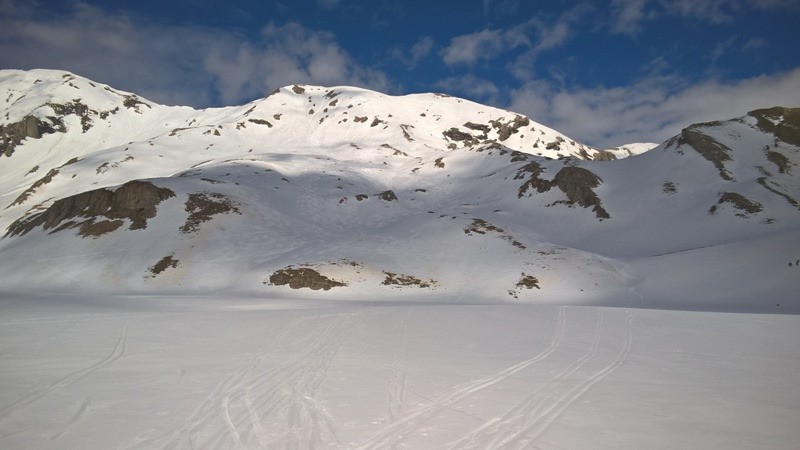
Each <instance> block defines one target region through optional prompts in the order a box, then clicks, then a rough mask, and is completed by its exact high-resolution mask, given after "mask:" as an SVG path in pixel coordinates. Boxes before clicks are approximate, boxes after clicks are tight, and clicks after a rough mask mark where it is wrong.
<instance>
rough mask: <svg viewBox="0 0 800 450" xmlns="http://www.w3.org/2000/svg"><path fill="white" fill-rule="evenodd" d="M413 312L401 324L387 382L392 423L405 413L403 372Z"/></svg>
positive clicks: (411, 310) (404, 379) (404, 380)
mask: <svg viewBox="0 0 800 450" xmlns="http://www.w3.org/2000/svg"><path fill="white" fill-rule="evenodd" d="M413 311H414V310H413V308H412V309H409V310H408V312H407V313H406V315H405V316H404V317H403V320H402V322H401V323H400V343H399V345H398V348H397V350H396V351H395V354H394V359H393V360H392V364H391V366H390V368H391V372H390V373H389V379H388V380H387V382H386V393H387V396H388V398H389V420H391V421H392V422H394V421H396V420H397V419H398V418H399V417H400V415H401V414H402V413H403V404H404V402H405V394H406V379H407V377H406V374H405V373H404V372H403V371H402V365H403V362H404V361H405V358H406V351H407V349H408V318H409V316H411V314H412V313H413Z"/></svg>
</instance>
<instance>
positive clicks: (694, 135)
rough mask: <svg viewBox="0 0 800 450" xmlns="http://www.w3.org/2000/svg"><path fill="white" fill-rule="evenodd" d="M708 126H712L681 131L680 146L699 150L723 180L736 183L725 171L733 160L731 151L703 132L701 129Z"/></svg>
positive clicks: (700, 125) (691, 127)
mask: <svg viewBox="0 0 800 450" xmlns="http://www.w3.org/2000/svg"><path fill="white" fill-rule="evenodd" d="M706 125H710V124H698V125H692V126H690V127H688V128H684V129H683V130H681V136H680V138H679V139H678V144H681V145H683V144H686V145H689V146H690V147H692V148H693V149H695V150H697V152H698V153H700V155H702V156H703V158H705V159H707V160H709V161H711V163H713V164H714V167H716V168H717V170H718V171H719V176H721V177H722V179H723V180H726V181H734V179H733V177H732V176H731V174H730V172H728V170H727V169H725V162H726V161H730V160H732V158H731V156H730V153H731V149H730V148H728V147H727V146H725V145H723V144H720V143H719V142H717V141H715V140H714V139H713V138H712V137H710V136H708V135H707V134H704V133H703V132H701V131H700V129H701V128H702V127H703V126H706Z"/></svg>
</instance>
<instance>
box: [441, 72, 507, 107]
mask: <svg viewBox="0 0 800 450" xmlns="http://www.w3.org/2000/svg"><path fill="white" fill-rule="evenodd" d="M434 87H435V88H437V89H439V90H441V91H442V92H445V93H447V94H451V95H458V96H464V97H468V98H471V99H475V100H476V101H482V102H486V103H496V99H497V96H498V94H499V93H500V89H498V87H497V86H496V85H495V84H494V83H493V82H491V81H489V80H485V79H482V78H478V77H476V76H474V75H463V76H454V77H448V78H445V79H443V80H440V81H438V82H437V83H436V84H435V85H434Z"/></svg>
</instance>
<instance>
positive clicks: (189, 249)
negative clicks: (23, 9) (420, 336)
mask: <svg viewBox="0 0 800 450" xmlns="http://www.w3.org/2000/svg"><path fill="white" fill-rule="evenodd" d="M0 94H2V95H3V97H4V98H3V99H0V101H2V100H5V103H3V104H2V105H3V106H2V108H3V110H2V111H0V113H2V116H3V118H4V119H3V126H4V128H3V130H4V131H3V133H4V135H3V136H4V137H3V145H4V149H3V153H4V155H5V156H2V157H0V192H2V195H0V206H2V207H3V208H5V209H3V210H2V211H0V226H2V229H4V230H5V231H4V234H5V237H3V238H2V239H0V252H2V253H3V255H4V258H3V270H2V271H1V273H0V284H1V285H2V286H4V287H5V289H7V290H18V291H19V290H21V291H24V290H28V289H31V288H33V287H36V288H37V289H45V290H47V289H51V290H75V291H83V292H86V291H97V292H108V293H119V292H126V293H133V292H141V293H187V294H188V293H198V292H202V293H208V292H216V293H232V292H236V293H239V294H244V295H258V296H271V297H276V296H284V297H297V296H307V297H319V298H339V299H345V298H346V299H368V300H375V299H391V298H420V297H429V298H436V299H443V300H446V301H455V302H476V301H477V302H485V301H514V302H523V301H535V302H542V301H548V302H549V301H559V302H572V303H578V304H602V305H641V306H655V307H658V306H659V305H666V306H671V305H678V304H680V305H682V306H683V307H687V305H689V306H693V307H694V308H700V309H703V308H706V307H707V306H704V305H705V304H706V303H709V302H710V304H713V305H715V306H714V307H720V308H726V307H735V308H738V309H754V310H774V309H775V308H778V306H776V305H777V304H781V306H780V308H782V309H781V310H791V309H794V310H796V309H798V308H800V302H799V301H798V300H797V299H796V298H795V297H796V295H795V292H796V291H797V289H798V288H800V284H798V279H800V278H798V273H800V272H798V270H800V268H798V267H797V266H798V264H795V263H794V262H795V260H797V259H798V258H800V244H798V242H800V239H797V237H800V236H799V235H798V233H800V231H798V225H800V210H799V209H798V208H799V207H798V199H800V183H798V181H797V179H796V177H795V175H794V171H795V170H796V169H794V167H795V166H796V165H797V164H798V163H800V156H798V152H799V151H800V150H799V149H798V144H800V143H798V142H797V141H796V133H797V131H796V130H797V128H798V121H797V115H798V113H797V111H798V110H796V109H775V110H769V111H767V112H764V111H762V112H755V113H751V115H749V116H746V117H743V118H739V119H735V120H731V121H728V122H721V123H713V124H700V125H696V126H692V127H689V128H687V129H686V130H684V132H683V133H682V134H681V135H680V136H676V137H675V138H674V139H672V140H670V141H668V142H665V143H663V144H661V145H659V146H657V147H655V148H654V149H652V150H649V151H645V150H646V149H649V148H650V145H648V144H636V145H632V146H630V147H629V148H627V149H626V148H621V149H616V150H613V149H612V150H607V151H599V150H597V149H594V148H591V147H588V146H585V145H583V144H581V143H579V142H576V141H574V140H572V139H570V138H569V137H567V136H564V135H562V134H560V133H558V132H556V131H554V130H551V129H549V128H547V127H544V126H542V125H540V124H537V123H535V122H534V121H532V120H531V119H529V118H526V117H523V116H520V115H517V114H514V113H512V112H508V111H502V110H498V109H495V108H491V107H487V106H483V105H478V104H475V103H472V102H468V101H466V100H461V99H458V98H453V97H447V96H443V95H438V94H416V95H408V96H402V97H392V96H387V95H383V94H379V93H376V92H371V91H367V90H363V89H359V88H354V87H332V88H323V87H314V86H297V85H295V86H287V87H284V88H282V89H279V90H277V91H276V92H274V93H273V94H271V95H269V96H268V97H266V98H264V99H260V100H256V101H254V102H251V103H249V104H247V105H243V106H238V107H228V108H220V109H208V110H202V111H197V110H193V109H190V108H185V107H166V106H161V105H156V104H154V103H152V102H149V101H147V100H145V99H141V98H139V97H136V96H135V95H134V94H129V93H124V92H119V91H116V90H114V89H112V88H110V87H106V86H101V85H98V84H96V83H93V82H91V81H89V80H85V79H82V78H80V77H77V76H75V75H71V74H66V73H63V72H55V71H43V70H38V71H29V72H22V71H3V72H2V75H0ZM65 105H66V106H65ZM21 124H22V125H21ZM787 130H788V131H787ZM792 130H794V131H792ZM793 133H794V134H793ZM19 136H25V138H24V139H18V137H19ZM626 155H636V156H631V157H627V158H624V159H623V158H622V157H623V156H626ZM135 180H139V181H135ZM790 263H792V264H790ZM706 274H709V276H708V277H707V278H706ZM342 284H343V285H344V286H341V285H342ZM676 284H679V285H681V286H684V288H683V289H682V290H677V291H676V290H675V285H676ZM303 286H306V287H313V288H322V289H320V290H312V289H307V288H301V289H292V287H303ZM325 288H328V289H325ZM678 293H679V294H678ZM675 295H677V296H678V297H680V298H673V297H674V296H675ZM687 296H694V297H695V298H686V297H687Z"/></svg>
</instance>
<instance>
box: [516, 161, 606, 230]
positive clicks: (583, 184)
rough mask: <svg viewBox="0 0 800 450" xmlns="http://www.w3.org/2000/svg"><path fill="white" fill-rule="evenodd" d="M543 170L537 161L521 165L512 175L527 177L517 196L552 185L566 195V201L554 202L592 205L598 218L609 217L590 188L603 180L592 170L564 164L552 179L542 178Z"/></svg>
mask: <svg viewBox="0 0 800 450" xmlns="http://www.w3.org/2000/svg"><path fill="white" fill-rule="evenodd" d="M542 172H544V169H543V168H542V166H541V165H539V163H537V162H535V161H531V162H529V163H527V164H525V165H524V166H522V167H521V168H520V169H519V170H518V171H517V175H516V176H515V177H514V179H515V180H520V179H524V178H526V177H527V178H528V179H527V180H526V181H525V182H524V183H523V184H522V186H520V187H519V191H518V194H517V197H519V198H522V197H523V196H525V194H527V193H528V190H530V189H535V190H536V191H537V192H540V193H542V192H548V191H549V190H550V189H552V188H553V187H558V188H559V189H560V190H561V192H563V193H564V194H566V195H567V201H562V202H556V203H565V204H567V205H574V204H576V203H577V204H578V205H580V206H582V207H584V208H588V207H590V206H591V207H592V211H594V213H595V215H596V216H597V218H598V219H600V220H603V219H610V218H611V216H610V215H609V214H608V211H606V210H605V209H604V208H603V207H602V205H601V202H600V197H598V196H597V194H595V192H594V191H593V190H592V189H594V188H596V187H598V186H600V184H601V183H602V182H603V180H602V179H600V177H598V176H597V175H595V174H594V173H593V172H591V171H589V170H587V169H584V168H582V167H574V166H565V167H562V168H561V170H559V171H558V173H556V176H555V177H554V178H553V179H552V180H543V179H542V178H540V177H539V176H540V175H541V174H542Z"/></svg>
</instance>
